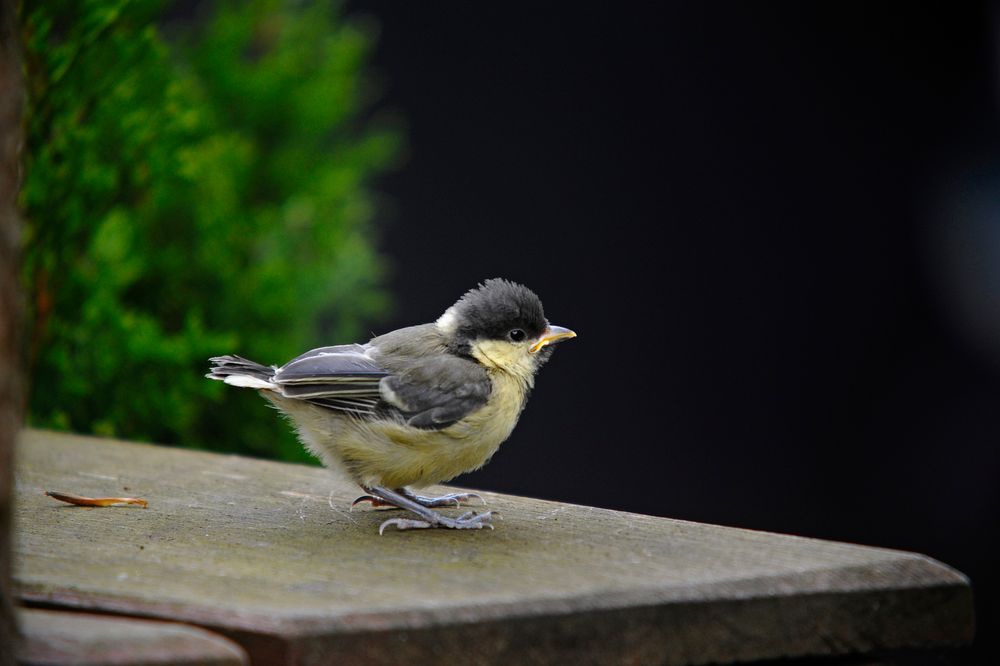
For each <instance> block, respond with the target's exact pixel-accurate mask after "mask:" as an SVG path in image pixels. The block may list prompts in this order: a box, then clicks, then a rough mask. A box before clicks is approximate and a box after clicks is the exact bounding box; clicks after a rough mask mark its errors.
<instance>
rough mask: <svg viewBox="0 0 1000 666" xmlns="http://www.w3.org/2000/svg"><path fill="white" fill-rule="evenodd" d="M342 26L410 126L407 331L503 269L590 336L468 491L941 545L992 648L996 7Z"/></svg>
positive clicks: (401, 312)
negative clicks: (371, 47) (373, 46)
mask: <svg viewBox="0 0 1000 666" xmlns="http://www.w3.org/2000/svg"><path fill="white" fill-rule="evenodd" d="M348 8H349V9H350V10H351V11H358V12H363V13H367V14H370V15H374V16H375V17H376V18H377V21H378V24H379V25H380V26H381V37H380V41H379V46H378V51H377V53H376V54H375V63H376V65H377V67H378V70H379V72H380V74H381V77H382V79H383V82H384V97H383V101H382V103H381V105H380V106H381V108H382V109H389V110H396V111H398V112H400V114H402V115H403V116H404V117H405V118H406V120H407V124H408V127H409V137H410V155H409V157H408V159H407V161H406V162H405V164H404V165H403V166H402V167H401V168H400V170H399V171H398V172H396V173H395V174H394V175H393V176H391V177H389V178H387V179H385V180H384V181H383V182H382V183H381V189H382V191H383V192H384V193H385V194H386V196H387V199H388V202H389V214H387V215H386V216H385V221H384V224H383V227H382V229H383V231H382V233H383V247H384V248H385V250H386V251H387V252H388V254H389V255H390V257H392V259H393V261H394V276H393V278H392V287H393V292H394V294H395V295H396V296H397V298H398V309H397V316H396V318H395V319H394V321H393V322H390V323H389V324H388V325H387V326H385V329H384V330H388V329H390V328H393V327H395V326H401V325H406V324H411V323H417V322H423V321H429V320H432V319H433V318H435V317H437V316H438V314H440V312H442V311H443V310H444V309H445V308H446V307H447V306H448V305H450V304H451V302H453V301H454V300H455V299H456V298H457V297H458V296H459V295H460V294H461V293H462V292H463V291H464V290H466V289H468V288H469V287H472V286H473V285H475V284H476V283H477V282H478V281H480V280H482V279H484V278H487V277H493V276H504V277H509V278H511V279H514V280H518V281H522V282H524V283H526V284H528V285H529V286H531V287H532V288H533V289H535V290H536V291H537V292H538V293H539V295H540V296H541V297H542V298H543V300H544V302H545V304H546V307H547V314H548V315H549V318H550V319H551V321H552V322H554V323H558V324H562V325H565V326H569V327H571V328H573V329H575V330H576V331H577V332H578V333H579V334H580V337H579V338H578V339H577V340H574V341H571V342H568V343H566V344H565V345H564V346H563V347H562V348H560V349H559V351H558V353H556V355H555V357H554V359H553V361H552V362H551V363H550V365H549V366H548V367H546V369H545V370H544V371H543V373H542V375H541V376H540V378H539V382H538V386H537V389H536V391H535V394H534V396H533V398H532V401H531V404H530V406H529V408H528V409H527V411H526V412H525V415H524V417H523V419H522V421H521V424H520V425H519V427H518V429H517V430H516V431H515V434H514V435H513V437H512V438H511V440H510V441H509V442H508V443H507V444H505V445H504V447H503V448H502V449H501V451H500V452H499V454H498V455H497V456H496V458H495V459H494V460H493V462H492V463H491V464H490V465H489V466H488V467H487V468H485V469H484V470H482V471H480V472H477V473H475V474H471V475H468V476H466V477H463V478H461V479H459V480H458V483H461V484H464V485H470V486H475V487H481V488H488V489H493V490H501V491H506V492H511V493H516V494H523V495H530V496H534V497H544V498H549V499H557V500H562V501H568V502H576V503H583V504H594V505H598V506H602V507H610V508H616V509H624V510H628V511H637V512H642V513H649V514H656V515H661V516H671V517H676V518H683V519H688V520H696V521H706V522H712V523H721V524H725V525H736V526H740V527H747V528H753V529H761V530H771V531H777V532H787V533H793V534H802V535H809V536H814V537H822V538H830V539H837V540H844V541H851V542H858V543H865V544H873V545H879V546H887V547H893V548H901V549H906V550H916V551H920V552H923V553H927V554H929V555H931V556H933V557H935V558H938V559H941V560H943V561H945V562H947V563H949V564H951V565H953V566H955V567H957V568H959V569H960V570H962V571H964V572H965V573H967V574H968V575H969V576H970V577H971V578H972V581H973V585H974V589H975V592H976V595H977V603H978V606H979V613H980V617H979V637H980V646H979V651H980V655H981V656H982V655H985V654H987V651H989V653H990V654H993V653H996V652H997V647H996V642H995V640H994V639H993V634H994V632H995V629H996V628H997V626H996V625H997V620H998V613H997V608H998V604H997V599H996V596H997V594H998V592H1000V589H998V588H1000V586H998V577H997V574H996V567H995V561H996V551H992V550H990V548H989V546H988V542H990V541H992V537H994V536H995V533H996V528H997V524H998V517H1000V492H998V485H997V479H998V476H1000V447H998V444H1000V151H998V150H997V147H998V129H1000V112H998V107H997V102H998V82H1000V72H998V67H997V63H998V60H1000V45H998V41H997V36H998V26H1000V20H998V19H1000V12H998V11H997V7H996V6H995V5H984V4H981V3H972V2H969V3H940V4H932V3H898V4H883V3H852V4H845V3H840V2H838V3H788V4H774V3H767V4H765V3H724V4H720V3H685V4H683V5H682V4H679V3H671V4H670V5H668V6H666V7H662V6H660V7H655V8H653V7H652V6H650V7H647V6H645V5H644V4H638V3H636V4H624V5H623V4H607V5H603V6H601V5H586V6H582V5H578V4H569V3H566V4H560V5H548V4H541V3H523V4H517V5H512V4H509V3H489V4H487V3H466V2H432V3H400V2H394V1H391V0H384V1H382V0H378V1H375V0H364V1H361V0H358V1H356V2H351V3H350V4H349V5H348ZM376 332H381V331H376Z"/></svg>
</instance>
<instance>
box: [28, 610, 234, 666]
mask: <svg viewBox="0 0 1000 666" xmlns="http://www.w3.org/2000/svg"><path fill="white" fill-rule="evenodd" d="M18 620H19V624H20V627H21V634H22V641H21V645H20V646H19V648H18V651H17V663H19V664H22V666H36V665H37V666H63V665H65V666H88V665H93V666H109V665H115V666H154V665H155V666H167V665H176V666H182V665H184V666H188V665H190V666H194V665H197V666H241V665H243V664H247V663H249V661H248V659H247V655H246V653H245V652H244V651H243V649H242V648H240V646H239V645H236V644H235V643H233V642H232V641H230V640H228V639H226V638H223V637H222V636H219V635H217V634H212V633H210V632H208V631H205V630H204V629H200V628H198V627H190V626H187V625H184V624H178V623H176V622H161V621H156V620H136V619H134V618H122V617H113V616H108V615H92V614H90V613H66V612H61V611H49V610H30V609H22V610H21V611H20V612H19V613H18Z"/></svg>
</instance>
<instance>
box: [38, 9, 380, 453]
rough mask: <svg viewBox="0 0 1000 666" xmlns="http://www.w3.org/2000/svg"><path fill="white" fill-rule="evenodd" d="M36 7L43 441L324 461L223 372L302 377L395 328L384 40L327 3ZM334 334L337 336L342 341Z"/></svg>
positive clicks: (254, 397) (39, 304) (39, 329)
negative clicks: (219, 365)
mask: <svg viewBox="0 0 1000 666" xmlns="http://www.w3.org/2000/svg"><path fill="white" fill-rule="evenodd" d="M210 5H211V10H212V11H211V15H210V16H209V17H208V18H207V20H205V21H203V22H201V25H200V26H199V27H198V29H197V30H196V31H191V30H188V31H187V33H186V34H183V35H181V36H180V37H179V38H178V39H177V40H174V41H173V42H171V43H168V42H167V41H166V40H165V39H164V38H163V37H162V36H161V31H160V30H159V29H158V27H157V21H158V20H160V16H161V13H162V7H161V3H160V2H157V1H155V0H133V1H128V0H25V1H24V3H23V6H22V8H21V22H22V28H23V31H24V42H25V46H26V51H27V68H28V72H27V74H28V86H29V97H30V99H29V108H28V112H27V146H26V164H25V174H24V176H25V178H24V185H23V190H22V201H21V203H22V209H23V212H24V215H25V218H26V223H27V234H26V239H25V252H24V266H23V271H24V272H23V279H24V282H25V291H26V294H27V296H28V302H27V304H26V305H27V309H28V318H27V319H28V325H29V331H28V335H27V339H28V341H29V342H28V349H27V350H26V353H27V355H28V357H29V367H30V381H31V393H30V405H29V411H30V422H31V423H32V424H34V425H36V426H42V427H55V428H60V429H72V430H75V431H80V432H93V433H98V434H104V435H115V436H120V437H127V438H138V439H149V440H155V441H158V442H165V443H178V444H184V445H192V446H204V447H210V448H222V449H225V450H232V451H239V452H243V453H251V454H256V455H265V456H272V457H280V458H284V459H305V457H306V456H305V454H304V453H302V451H301V447H300V446H299V445H298V444H297V443H295V441H294V438H293V437H292V436H291V435H290V433H289V430H288V428H287V426H286V425H285V424H283V423H281V422H280V420H279V419H277V418H275V414H274V413H273V412H272V411H271V410H269V409H267V408H265V407H264V405H263V403H262V401H261V400H260V398H258V397H257V396H256V395H254V394H253V393H252V392H250V391H237V390H233V389H227V387H224V386H223V385H221V384H219V383H217V382H211V381H208V380H207V379H204V378H203V374H204V372H205V370H206V365H207V363H206V359H207V357H209V356H213V355H218V354H223V353H239V354H241V355H244V356H248V357H250V358H253V359H255V360H259V361H261V362H264V363H274V362H283V361H285V360H287V359H288V358H290V357H291V356H294V355H295V354H297V353H299V352H301V351H302V350H303V349H305V348H308V347H309V346H316V345H318V344H331V343H333V342H345V341H352V340H354V339H356V338H358V337H360V336H362V335H363V332H364V330H365V327H364V324H365V323H366V322H370V321H371V320H373V319H375V318H378V317H379V316H382V315H384V313H385V311H386V308H387V297H386V295H385V293H384V291H383V290H382V289H381V288H380V283H381V280H382V277H383V273H384V267H383V260H382V259H381V257H379V256H378V255H377V253H376V252H375V250H374V249H373V238H372V217H373V213H374V206H373V194H372V192H371V191H370V189H369V184H370V182H371V180H372V178H373V177H374V176H376V175H377V174H379V173H380V172H381V171H383V170H385V169H386V168H387V167H388V166H390V164H391V162H392V160H393V158H394V155H395V154H396V152H397V148H398V143H399V142H398V137H397V135H396V134H395V133H394V132H392V131H389V130H384V129H378V128H377V127H376V126H374V125H373V123H372V122H371V121H368V120H366V119H365V118H366V116H365V112H366V111H367V107H368V105H369V103H370V100H369V99H368V98H369V95H368V92H367V91H368V88H367V87H366V81H367V75H366V72H365V69H364V65H365V61H366V58H367V57H368V55H369V51H370V48H371V39H370V38H369V36H368V35H367V34H366V32H365V31H363V30H362V29H360V28H359V27H358V26H357V25H354V24H352V23H350V22H345V21H343V20H341V19H340V18H338V16H337V14H336V11H335V9H332V8H331V7H330V3H327V2H315V3H310V2H301V3H287V2H280V1H279V0H259V1H254V2H249V3H240V4H229V3H216V4H212V3H210ZM324 322H325V324H324Z"/></svg>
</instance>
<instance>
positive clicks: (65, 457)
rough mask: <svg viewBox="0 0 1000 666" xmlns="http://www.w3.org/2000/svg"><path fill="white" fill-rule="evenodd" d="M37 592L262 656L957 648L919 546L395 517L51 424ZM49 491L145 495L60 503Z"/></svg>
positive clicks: (246, 463) (208, 457)
mask: <svg viewBox="0 0 1000 666" xmlns="http://www.w3.org/2000/svg"><path fill="white" fill-rule="evenodd" d="M16 481H17V503H16V521H17V527H18V531H17V539H16V551H15V554H16V566H15V581H16V585H17V589H18V593H19V595H20V597H21V598H22V599H23V600H25V601H27V602H34V603H44V604H48V605H55V606H59V607H64V608H74V609H85V610H86V609H90V610H99V611H104V612H114V613H121V614H128V615H137V616H146V617H151V618H165V619H173V620H181V621H184V622H189V623H193V624H198V625H202V626H204V627H207V628H209V629H211V630H213V631H217V632H220V633H223V634H225V635H227V636H229V637H231V638H234V639H235V640H236V641H237V642H239V643H240V644H242V645H243V647H244V648H245V649H246V650H247V651H248V652H249V654H250V656H251V659H252V661H253V662H254V663H295V664H367V665H372V664H380V663H387V664H388V663H411V664H418V663H427V662H432V661H433V662H438V663H498V664H500V663H581V664H582V663H629V664H632V663H642V664H654V663H662V664H703V663H713V662H722V663H725V662H733V661H750V660H758V659H765V658H775V657H783V656H804V655H826V654H852V653H861V652H868V651H872V650H885V649H895V648H929V647H936V646H947V645H956V644H960V643H964V642H967V641H969V640H970V639H971V633H972V602H971V593H970V589H969V585H968V581H967V580H966V579H965V577H964V576H962V575H961V574H960V573H958V572H956V571H954V570H953V569H950V568H949V567H947V566H945V565H942V564H940V563H938V562H935V561H934V560H931V559H929V558H927V557H924V556H922V555H916V554H912V553H904V552H898V551H892V550H885V549H879V548H870V547H862V546H855V545H849V544H843V543H834V542H827V541H819V540H813V539H804V538H797V537H791V536H783V535H777V534H768V533H762V532H753V531H747V530H739V529H733V528H726V527H717V526H712V525H702V524H697V523H690V522H684V521H678V520H670V519H665V518H654V517H650V516H643V515H637V514H630V513H620V512H615V511H608V510H602V509H594V508H589V507H583V506H574V505H566V504H558V503H553V502H545V501H539V500H532V499H525V498H519V497H510V496H504V495H496V494H490V493H484V496H485V497H486V499H487V500H488V502H489V504H490V506H491V508H494V509H498V510H499V511H500V512H501V513H502V514H503V516H504V520H503V521H498V525H497V529H496V531H492V532H491V531H482V532H465V531H463V532H451V531H445V530H420V531H413V532H396V531H391V530H390V531H387V532H386V534H385V535H384V536H379V534H378V529H377V528H378V525H379V523H380V522H381V521H382V520H384V519H385V518H386V517H387V516H388V515H390V514H388V513H387V512H385V511H358V512H355V513H349V512H348V511H347V508H348V506H349V504H350V502H351V500H352V499H354V498H355V497H356V496H357V495H358V494H359V490H358V489H357V488H355V487H352V486H350V485H348V484H345V483H343V482H340V481H338V480H336V479H334V478H332V477H331V476H330V475H329V473H327V472H326V471H324V470H322V469H319V468H313V467H306V466H300V465H286V464H280V463H274V462H267V461H260V460H252V459H247V458H240V457H235V456H223V455H217V454H210V453H204V452H196V451H185V450H178V449H170V448H165V447H155V446H148V445H137V444H130V443H124V442H117V441H110V440H99V439H91V438H84V437H77V436H68V435H56V434H52V433H44V432H26V433H25V434H24V436H23V437H22V439H21V443H20V446H19V456H18V468H17V474H16ZM45 490H60V491H68V492H73V493H77V494H82V495H91V496H105V495H119V494H126V495H132V496H137V497H143V498H145V499H147V500H149V508H148V509H141V508H136V507H125V508H104V509H87V508H80V507H72V506H69V505H63V504H61V503H59V502H56V501H54V500H52V499H51V498H49V497H46V496H45V495H44V494H43V491H45Z"/></svg>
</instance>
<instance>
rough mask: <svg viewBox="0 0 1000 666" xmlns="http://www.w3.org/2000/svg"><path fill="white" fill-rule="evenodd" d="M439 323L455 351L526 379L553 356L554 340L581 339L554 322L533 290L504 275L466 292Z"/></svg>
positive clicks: (439, 327)
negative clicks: (550, 320)
mask: <svg viewBox="0 0 1000 666" xmlns="http://www.w3.org/2000/svg"><path fill="white" fill-rule="evenodd" d="M437 327H438V329H439V330H440V331H441V333H442V334H443V335H444V336H445V339H446V340H447V344H448V347H449V348H450V349H451V350H452V351H454V352H456V353H461V354H467V355H469V356H472V357H473V358H474V359H476V360H477V361H479V362H480V363H481V364H483V365H484V366H486V367H490V368H495V369H499V370H504V371H507V372H510V373H512V374H515V375H518V376H521V377H522V378H525V379H528V378H530V377H531V376H533V375H534V373H535V371H536V370H538V368H539V367H541V365H542V364H543V363H545V361H547V360H548V358H549V356H551V354H552V350H553V345H554V344H555V343H557V342H561V341H562V340H568V339H569V338H575V337H576V333H574V332H573V331H571V330H569V329H568V328H563V327H561V326H553V325H552V324H549V322H548V320H547V319H545V312H544V310H543V309H542V301H541V300H539V298H538V296H536V295H535V293H534V292H533V291H531V290H530V289H528V288H527V287H525V286H523V285H520V284H516V283H514V282H510V281H508V280H502V279H500V278H494V279H492V280H486V281H485V282H483V283H482V284H481V285H479V286H478V287H476V288H475V289H472V290H470V291H469V292H467V293H466V294H465V295H464V296H462V298H460V299H459V300H458V302H457V303H455V304H454V305H453V306H451V307H450V308H448V310H447V311H445V313H444V314H443V315H441V317H440V318H439V319H438V320H437Z"/></svg>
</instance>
